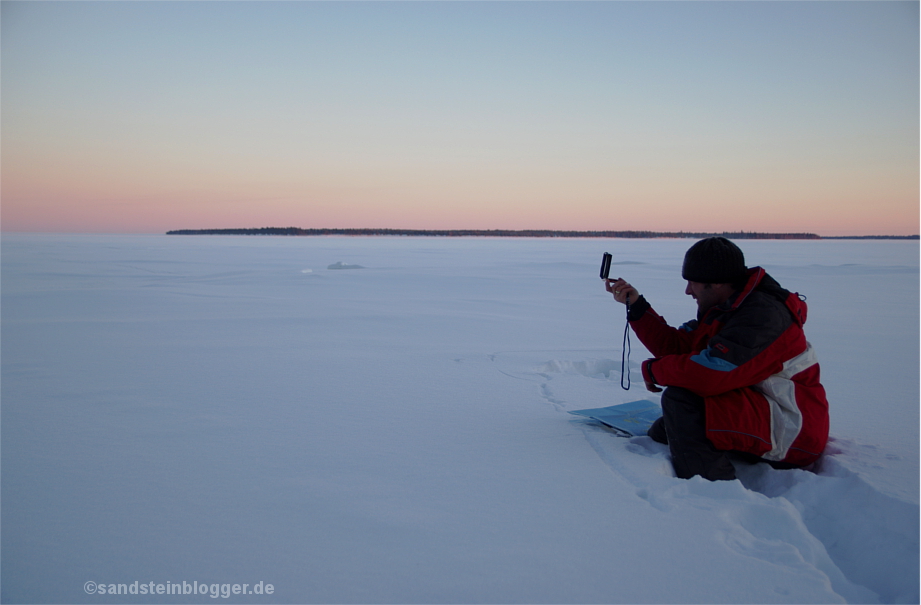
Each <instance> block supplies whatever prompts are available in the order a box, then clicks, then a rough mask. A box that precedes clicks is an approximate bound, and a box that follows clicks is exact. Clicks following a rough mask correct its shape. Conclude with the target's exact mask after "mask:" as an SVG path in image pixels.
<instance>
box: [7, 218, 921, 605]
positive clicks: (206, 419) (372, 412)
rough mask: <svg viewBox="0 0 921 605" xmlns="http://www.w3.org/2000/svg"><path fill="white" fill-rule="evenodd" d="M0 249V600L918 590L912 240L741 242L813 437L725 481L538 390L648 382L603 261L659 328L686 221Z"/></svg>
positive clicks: (646, 596)
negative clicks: (787, 463)
mask: <svg viewBox="0 0 921 605" xmlns="http://www.w3.org/2000/svg"><path fill="white" fill-rule="evenodd" d="M0 243H2V382H0V386H2V392H0V395H2V425H0V429H2V435H0V446H2V458H0V462H2V473H0V480H2V499H3V500H2V528H3V531H2V578H0V580H2V601H3V602H4V603H65V602H66V603H79V602H86V603H109V602H112V603H115V602H119V603H150V602H175V603H183V602H203V601H212V600H218V601H231V602H256V603H270V602H273V603H295V602H300V603H485V602H489V603H526V602H527V603H597V602H610V603H647V602H648V603H668V602H674V603H772V602H774V603H834V602H853V603H856V602H861V603H864V602H884V603H890V602H904V603H909V602H913V603H917V602H918V600H919V578H918V569H919V560H918V548H919V545H918V535H919V524H918V521H919V508H918V494H919V484H918V478H919V465H918V461H919V451H918V444H919V346H918V343H919V341H918V337H919V266H918V259H919V246H918V242H906V241H740V242H739V244H740V246H741V247H742V249H743V250H744V251H745V254H746V260H747V261H748V264H749V265H750V266H751V265H761V266H764V267H765V268H766V269H767V271H768V272H769V273H770V274H771V275H772V276H773V277H775V278H776V279H777V280H778V281H779V282H780V283H781V284H782V285H783V286H784V287H786V288H788V289H790V290H793V291H799V292H800V293H802V294H804V295H805V296H807V298H808V303H809V305H810V308H809V319H808V322H807V324H806V335H807V337H808V338H809V340H810V341H811V342H812V344H813V345H814V346H815V348H816V350H817V352H818V355H819V360H820V363H821V367H822V377H823V383H824V385H825V387H826V389H827V391H828V398H829V401H830V404H831V436H832V440H831V442H830V444H829V447H828V449H827V451H826V453H825V455H824V456H823V458H822V460H821V461H820V463H819V465H818V466H817V468H816V472H809V471H802V470H795V471H776V470H773V469H771V468H768V467H767V466H766V465H756V466H740V468H739V476H740V479H739V480H737V481H733V482H724V483H709V482H706V481H703V480H700V479H693V480H690V481H684V480H680V479H676V478H674V476H673V475H672V471H671V467H670V464H669V461H668V457H667V448H666V447H665V446H660V445H658V444H656V443H654V442H652V441H651V440H650V439H648V438H646V437H640V438H632V439H625V438H620V437H617V436H615V435H613V434H612V433H611V432H609V431H607V430H605V429H603V428H602V427H600V426H598V425H595V424H592V423H590V422H586V421H583V420H579V419H577V418H576V417H574V416H571V415H570V414H568V413H567V411H568V410H575V409H581V408H591V407H602V406H606V405H613V404H615V403H621V402H627V401H633V400H636V399H644V398H650V399H656V397H657V395H654V394H651V393H647V392H646V391H645V389H643V386H642V380H641V377H640V375H639V372H638V366H639V363H640V362H642V361H643V360H644V359H645V358H646V351H645V350H644V349H643V347H642V346H641V345H640V344H639V342H638V341H637V339H636V338H635V337H634V338H633V353H632V358H631V368H632V369H633V375H632V377H633V384H634V386H633V388H632V389H631V390H630V391H624V390H622V389H621V388H620V379H621V376H620V363H621V351H620V346H621V338H622V334H623V328H624V317H623V307H622V306H620V305H617V304H616V303H614V302H613V301H612V300H611V299H610V295H608V294H607V293H606V292H604V289H603V286H602V283H601V281H600V280H599V279H598V276H597V272H598V265H599V262H600V257H601V253H602V252H604V251H609V252H611V253H612V254H613V255H614V261H615V265H614V268H613V269H612V274H613V273H616V274H617V275H619V276H622V277H624V278H626V279H628V280H630V281H631V282H632V283H633V284H634V285H636V286H637V288H638V289H639V290H640V291H641V292H642V293H643V294H645V295H646V297H647V298H648V299H649V301H650V302H651V303H652V305H653V307H654V308H655V309H656V310H657V311H658V312H659V313H660V314H662V315H663V316H665V317H666V318H667V319H668V320H669V321H670V323H672V324H673V325H677V324H680V323H682V322H684V321H686V320H688V319H690V318H692V317H693V315H694V312H695V308H696V307H695V305H694V303H693V301H692V300H691V299H690V298H689V297H687V296H685V295H684V294H683V292H684V282H683V281H681V278H680V266H681V259H682V258H683V255H684V252H685V250H686V249H687V248H688V247H689V246H690V245H691V243H693V242H692V241H690V240H592V239H581V240H580V239H576V240H569V239H477V238H459V239H440V238H270V237H216V236H209V237H184V236H61V235H58V236H43V235H13V234H8V235H3V237H2V242H0ZM119 584H121V585H123V587H124V588H125V589H126V590H130V591H131V592H129V594H127V595H126V594H121V595H109V594H104V595H103V594H99V592H100V590H101V591H104V592H108V587H109V585H114V590H115V591H116V592H117V590H118V585H119ZM244 584H245V585H246V587H244V586H243V585H244ZM268 584H271V585H272V593H271V594H267V593H266V590H265V588H266V587H267V585H268ZM158 585H159V586H160V587H165V590H166V591H167V592H169V591H170V590H179V591H180V592H182V591H183V590H185V589H186V586H188V587H189V588H188V590H187V591H186V594H179V595H175V594H173V595H164V594H160V595H157V594H154V595H151V594H144V593H145V592H146V593H149V592H150V591H151V590H153V591H154V592H156V589H157V587H158ZM202 585H204V586H206V587H207V588H206V591H205V592H198V591H199V589H200V588H201V586H202ZM234 585H236V589H238V591H239V592H240V594H234V592H233V589H234ZM193 586H194V587H195V590H196V592H197V594H189V592H188V591H189V590H191V589H192V587H193ZM223 586H226V596H225V595H224V594H221V592H220V591H221V590H224V588H223ZM254 586H259V587H260V588H261V589H262V591H261V594H260V593H253V592H252V588H253V587H254ZM142 590H143V592H142ZM212 590H214V591H216V592H215V593H212V592H211V591H212ZM94 591H95V592H94ZM134 592H137V593H138V594H133V593H134ZM245 593H248V594H245ZM212 597H214V598H212Z"/></svg>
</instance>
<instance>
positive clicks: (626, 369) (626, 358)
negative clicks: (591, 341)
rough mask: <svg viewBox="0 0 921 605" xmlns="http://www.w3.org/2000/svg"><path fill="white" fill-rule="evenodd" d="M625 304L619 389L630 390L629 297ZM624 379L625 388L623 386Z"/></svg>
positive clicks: (628, 296)
mask: <svg viewBox="0 0 921 605" xmlns="http://www.w3.org/2000/svg"><path fill="white" fill-rule="evenodd" d="M624 300H626V302H627V325H626V326H624V348H623V351H622V352H621V354H620V388H622V389H623V390H625V391H629V390H630V295H629V294H628V295H627V296H626V298H625V299H624ZM625 378H626V386H625V384H624V382H625V380H624V379H625Z"/></svg>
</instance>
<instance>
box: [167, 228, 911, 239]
mask: <svg viewBox="0 0 921 605" xmlns="http://www.w3.org/2000/svg"><path fill="white" fill-rule="evenodd" d="M166 234H167V235H302V236H303V235H314V236H316V235H352V236H375V235H389V236H428V237H604V238H657V237H670V238H693V239H701V238H704V237H712V236H715V235H719V236H722V237H726V238H729V239H822V238H821V237H819V236H818V235H816V234H815V233H758V232H755V231H735V232H726V231H724V232H723V233H701V232H694V231H554V230H550V229H524V230H518V231H515V230H508V229H486V230H484V229H450V230H436V229H301V228H299V227H262V228H259V229H179V230H176V231H167V232H166ZM915 238H916V239H917V236H915Z"/></svg>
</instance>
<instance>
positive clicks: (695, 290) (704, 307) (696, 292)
mask: <svg viewBox="0 0 921 605" xmlns="http://www.w3.org/2000/svg"><path fill="white" fill-rule="evenodd" d="M684 293H685V294H687V295H688V296H690V297H692V298H693V299H694V300H696V301H697V312H698V314H699V315H700V316H703V314H704V313H706V312H707V311H708V310H709V309H710V307H713V306H716V305H718V304H720V303H722V302H725V301H726V300H727V299H728V298H729V296H730V295H731V294H732V289H731V288H729V287H728V284H702V283H700V282H697V281H690V280H688V287H687V288H685V290H684Z"/></svg>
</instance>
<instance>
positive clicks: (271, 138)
mask: <svg viewBox="0 0 921 605" xmlns="http://www.w3.org/2000/svg"><path fill="white" fill-rule="evenodd" d="M0 27H2V32H0V130H2V139H0V171H2V174H0V228H2V230H3V231H5V232H16V231H25V232H74V233H84V232H87V233H162V232H165V231H167V230H171V229H205V228H232V227H238V228H241V227H269V226H272V227H288V226H294V227H302V228H394V229H567V230H569V229H575V230H596V229H603V230H653V231H679V230H684V231H708V232H722V231H739V230H744V231H770V232H797V233H798V232H810V233H818V234H820V235H879V234H889V235H908V234H916V233H918V232H919V132H921V129H919V86H921V84H919V4H918V3H917V2H834V1H832V2H693V1H691V2H604V1H602V2H488V1H487V2H384V1H382V2H11V1H8V0H3V2H2V3H0Z"/></svg>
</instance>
